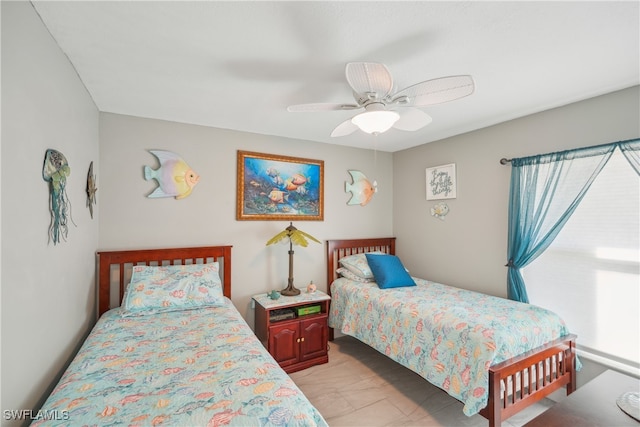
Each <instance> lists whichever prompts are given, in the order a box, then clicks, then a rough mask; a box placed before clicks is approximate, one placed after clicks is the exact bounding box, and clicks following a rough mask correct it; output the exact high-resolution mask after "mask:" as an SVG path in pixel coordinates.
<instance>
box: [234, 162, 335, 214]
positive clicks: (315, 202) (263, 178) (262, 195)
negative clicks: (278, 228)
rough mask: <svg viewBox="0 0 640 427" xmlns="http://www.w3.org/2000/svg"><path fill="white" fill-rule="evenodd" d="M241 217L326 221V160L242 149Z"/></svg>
mask: <svg viewBox="0 0 640 427" xmlns="http://www.w3.org/2000/svg"><path fill="white" fill-rule="evenodd" d="M237 166H238V167H237V174H238V176H237V191H236V193H237V199H236V219H237V220H263V221H285V220H286V221H301V220H303V221H304V220H306V221H324V161H322V160H313V159H304V158H299V157H289V156H280V155H275V154H264V153H255V152H251V151H241V150H238V165H237Z"/></svg>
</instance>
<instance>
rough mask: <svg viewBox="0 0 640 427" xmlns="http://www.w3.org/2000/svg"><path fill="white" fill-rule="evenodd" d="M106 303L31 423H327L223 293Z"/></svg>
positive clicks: (292, 424) (265, 424)
mask: <svg viewBox="0 0 640 427" xmlns="http://www.w3.org/2000/svg"><path fill="white" fill-rule="evenodd" d="M119 311H120V309H119V308H118V309H113V310H111V311H109V312H107V313H105V314H104V315H103V316H102V317H101V319H100V320H99V321H98V323H97V324H96V326H95V327H94V329H93V331H92V333H91V335H90V336H89V337H88V338H87V340H86V341H85V343H84V345H83V346H82V348H81V349H80V352H79V353H78V355H77V356H76V358H75V359H74V360H73V362H72V363H71V365H70V366H69V369H68V370H67V371H66V372H65V374H64V375H63V377H62V378H61V380H60V382H59V383H58V385H57V387H56V388H55V390H54V391H53V393H52V394H51V395H50V396H49V398H48V399H47V401H46V403H45V405H44V407H43V408H42V410H41V411H40V413H44V414H49V415H52V414H53V415H55V416H53V417H50V418H57V420H56V421H54V420H39V421H36V422H35V423H34V424H33V425H78V426H81V425H100V426H107V425H124V426H135V425H171V426H220V425H236V426H283V425H286V426H326V425H327V424H326V422H325V420H324V419H323V417H322V416H321V415H320V413H319V412H318V411H317V410H316V409H315V408H314V407H313V406H312V405H311V403H310V402H309V401H308V400H307V398H306V397H305V396H304V395H303V394H302V392H301V391H300V389H299V388H298V387H297V386H296V385H295V384H294V383H293V381H292V380H291V379H290V378H289V376H288V375H287V374H286V373H285V372H284V371H283V370H282V369H281V368H280V367H279V366H278V364H277V363H276V362H275V361H274V359H273V358H272V357H271V355H270V354H269V353H268V352H267V351H266V350H265V348H264V347H263V346H262V344H261V343H260V341H259V340H258V339H257V338H256V336H255V335H254V333H253V331H252V330H251V329H250V328H249V326H248V325H247V323H246V322H245V321H244V319H243V318H242V317H241V315H240V313H239V312H238V311H237V310H236V309H235V308H234V306H233V305H232V304H231V301H229V300H227V305H226V306H224V307H207V308H200V309H192V310H185V311H174V312H166V313H162V314H156V315H147V316H139V317H126V318H123V317H121V315H120V313H119Z"/></svg>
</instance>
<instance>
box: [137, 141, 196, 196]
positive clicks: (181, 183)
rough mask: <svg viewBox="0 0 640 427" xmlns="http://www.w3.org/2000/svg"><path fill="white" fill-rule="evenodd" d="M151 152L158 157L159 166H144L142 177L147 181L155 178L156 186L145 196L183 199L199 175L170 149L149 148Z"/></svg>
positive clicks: (191, 189)
mask: <svg viewBox="0 0 640 427" xmlns="http://www.w3.org/2000/svg"><path fill="white" fill-rule="evenodd" d="M149 152H150V153H151V154H153V155H154V156H156V157H157V158H158V161H159V162H160V167H159V168H158V169H151V167H149V166H145V167H144V179H146V180H147V181H149V180H151V179H155V180H156V181H157V182H158V187H157V188H156V189H155V190H154V191H153V192H152V193H151V194H149V195H148V196H147V197H149V198H157V197H175V198H176V199H184V198H185V197H187V196H188V195H189V194H191V192H192V191H193V188H194V187H195V186H196V184H198V181H200V176H199V175H198V174H197V173H195V172H194V171H193V169H191V167H189V165H188V164H187V163H186V162H185V161H184V160H183V159H182V157H180V156H178V155H177V154H175V153H172V152H171V151H163V150H149Z"/></svg>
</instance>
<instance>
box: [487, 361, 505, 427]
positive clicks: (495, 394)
mask: <svg viewBox="0 0 640 427" xmlns="http://www.w3.org/2000/svg"><path fill="white" fill-rule="evenodd" d="M501 402H502V401H501V399H500V375H497V374H496V373H495V372H493V371H491V370H489V401H488V402H487V414H486V418H487V419H488V420H489V427H500V425H501V424H502V406H501Z"/></svg>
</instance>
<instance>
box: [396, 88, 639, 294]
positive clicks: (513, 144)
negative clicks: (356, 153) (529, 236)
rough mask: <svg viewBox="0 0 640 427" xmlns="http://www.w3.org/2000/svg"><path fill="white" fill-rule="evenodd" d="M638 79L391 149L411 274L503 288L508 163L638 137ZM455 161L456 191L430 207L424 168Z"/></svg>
mask: <svg viewBox="0 0 640 427" xmlns="http://www.w3.org/2000/svg"><path fill="white" fill-rule="evenodd" d="M639 100H640V90H639V87H638V86H636V87H633V88H630V89H626V90H622V91H619V92H614V93H611V94H608V95H604V96H600V97H597V98H592V99H589V100H586V101H583V102H578V103H574V104H570V105H567V106H565V107H561V108H556V109H553V110H548V111H545V112H542V113H539V114H534V115H531V116H527V117H523V118H520V119H517V120H512V121H509V122H506V123H502V124H499V125H495V126H491V127H488V128H485V129H481V130H478V131H475V132H470V133H467V134H464V135H460V136H456V137H453V138H448V139H445V140H441V141H437V142H432V143H429V144H424V145H421V146H419V147H415V148H412V149H408V150H404V151H401V152H397V153H394V156H393V181H394V188H393V195H394V211H393V230H394V233H395V235H396V237H397V238H398V242H397V245H398V246H397V247H398V253H399V254H400V255H401V257H402V259H403V260H404V262H405V264H406V267H407V268H408V269H409V270H410V271H411V273H412V274H414V275H416V276H420V277H424V278H427V279H430V280H434V281H438V282H443V283H446V284H449V285H454V286H458V287H462V288H467V289H472V290H476V291H480V292H484V293H488V294H492V295H498V296H506V269H505V267H504V265H505V264H506V262H507V260H506V253H507V213H508V212H507V210H508V200H509V180H510V176H511V168H510V166H503V165H501V164H500V163H499V160H500V159H501V158H503V157H506V158H513V157H525V156H530V155H535V154H543V153H548V152H553V151H561V150H566V149H571V148H577V147H586V146H591V145H597V144H605V143H608V142H615V141H621V140H626V139H633V138H638V137H639V136H640V107H639V102H640V101H639ZM448 163H455V164H456V174H457V198H456V199H450V200H445V201H444V202H445V203H447V204H448V206H449V209H450V211H449V214H448V215H447V216H446V217H445V218H446V219H445V220H444V221H442V220H440V219H436V218H434V217H432V216H431V215H430V209H431V207H433V206H434V205H435V204H436V203H437V201H431V200H430V201H427V200H426V195H425V193H426V177H425V169H426V168H428V167H433V166H438V165H444V164H448Z"/></svg>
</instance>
